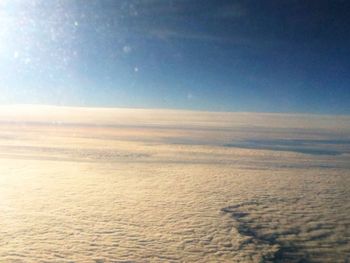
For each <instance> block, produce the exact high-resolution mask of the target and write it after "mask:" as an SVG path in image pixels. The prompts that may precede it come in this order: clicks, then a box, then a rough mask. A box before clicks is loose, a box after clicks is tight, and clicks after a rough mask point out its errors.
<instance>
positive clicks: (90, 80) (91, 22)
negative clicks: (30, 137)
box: [0, 0, 350, 114]
mask: <svg viewBox="0 0 350 263" xmlns="http://www.w3.org/2000/svg"><path fill="white" fill-rule="evenodd" d="M349 13H350V1H337V0H332V1H321V0H317V1H316V0H315V1H277V0H276V1H258V0H256V1H249V0H247V1H224V0H223V1H217V0H213V1H198V0H173V1H172V0H138V1H136V0H125V1H123V0H120V1H112V0H108V1H103V0H99V1H97V0H96V1H93V0H90V1H83V0H79V1H77V0H76V1H74V0H71V1H69V0H65V1H55V0H52V1H36V0H35V1H30V0H23V1H16V0H11V1H10V0H5V1H4V0H2V1H1V2H0V92H1V94H0V103H1V104H9V103H42V104H58V105H62V104H63V105H80V106H81V105H86V106H116V107H147V108H187V109H204V110H217V111H222V110H223V111H258V112H260V111H268V112H270V111H272V112H313V113H337V114H349V113H350V48H349V47H350V16H349Z"/></svg>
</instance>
